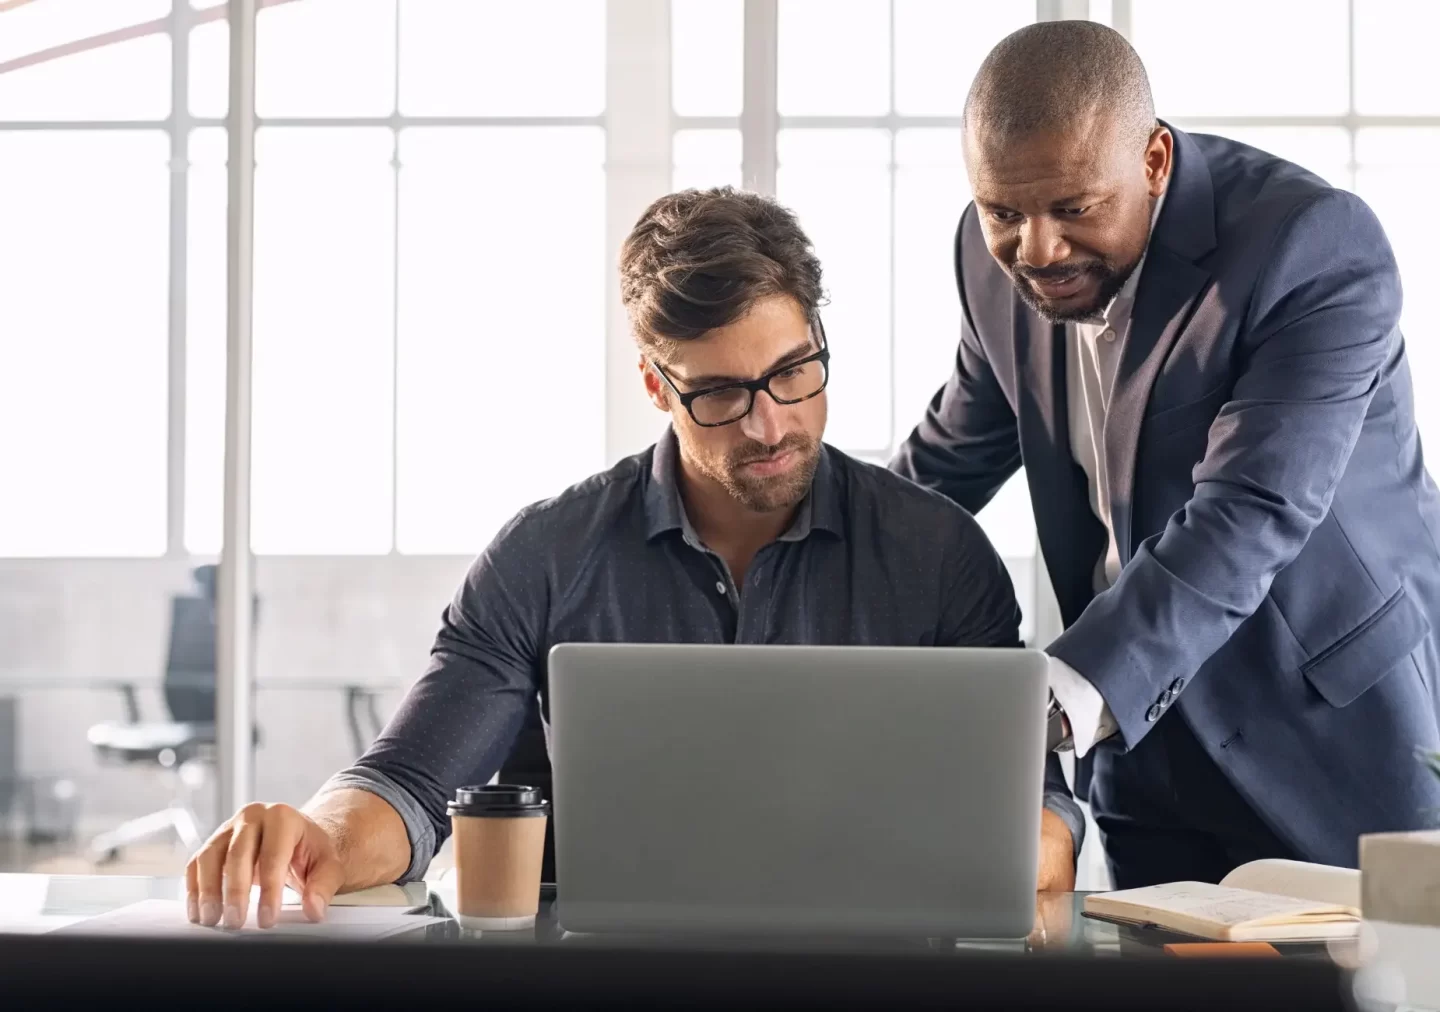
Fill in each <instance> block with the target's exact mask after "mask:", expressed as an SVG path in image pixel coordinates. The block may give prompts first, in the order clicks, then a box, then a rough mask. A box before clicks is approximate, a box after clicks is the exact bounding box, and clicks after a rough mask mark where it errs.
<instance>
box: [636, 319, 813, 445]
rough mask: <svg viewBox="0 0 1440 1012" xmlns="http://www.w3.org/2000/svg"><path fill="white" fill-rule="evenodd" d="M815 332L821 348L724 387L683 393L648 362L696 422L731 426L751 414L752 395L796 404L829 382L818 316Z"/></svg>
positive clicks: (709, 425) (668, 376)
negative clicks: (749, 378)
mask: <svg viewBox="0 0 1440 1012" xmlns="http://www.w3.org/2000/svg"><path fill="white" fill-rule="evenodd" d="M814 334H815V336H816V340H817V342H818V343H819V345H820V350H819V351H817V352H816V353H815V354H813V355H809V356H807V357H805V358H802V359H798V360H797V361H794V362H789V363H786V364H785V365H782V366H781V367H780V368H778V369H773V370H771V371H770V372H767V373H766V374H765V375H764V376H761V377H760V378H759V379H754V380H746V381H745V382H741V383H726V384H725V385H724V386H718V387H706V388H705V389H704V390H695V391H692V392H690V393H686V392H685V391H683V390H681V389H680V388H679V387H677V386H676V385H675V381H674V380H673V379H671V378H670V375H669V374H668V373H667V372H666V371H665V370H664V369H663V368H661V366H660V363H659V362H656V361H655V360H654V359H651V361H650V364H651V365H653V366H654V367H655V371H656V372H657V373H659V374H660V376H661V378H662V379H664V380H665V382H666V383H668V384H669V386H670V389H671V390H673V391H675V396H676V397H678V398H680V403H681V404H683V405H684V406H685V410H686V411H688V412H690V417H691V418H693V419H694V420H695V424H696V425H703V426H705V427H706V428H715V427H717V426H720V425H731V424H733V423H735V422H738V421H739V420H740V419H742V418H744V417H745V416H746V415H748V414H749V413H750V411H751V410H752V409H753V408H754V407H755V395H756V394H758V393H759V392H760V391H762V390H763V391H765V392H766V393H767V394H769V395H770V399H771V400H773V401H774V402H775V403H776V404H799V403H800V402H801V401H808V400H809V399H810V398H812V397H815V396H817V395H818V394H819V393H820V392H821V391H822V390H824V389H825V386H826V384H828V383H829V382H830V349H829V348H828V347H826V342H825V328H824V327H823V326H822V325H821V323H820V321H819V320H818V319H817V320H816V321H815V327H814Z"/></svg>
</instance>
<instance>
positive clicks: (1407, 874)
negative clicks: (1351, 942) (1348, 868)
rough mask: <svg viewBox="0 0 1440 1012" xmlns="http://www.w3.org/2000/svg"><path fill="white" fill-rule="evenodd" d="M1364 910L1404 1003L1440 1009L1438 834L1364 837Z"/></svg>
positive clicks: (1381, 960)
mask: <svg viewBox="0 0 1440 1012" xmlns="http://www.w3.org/2000/svg"><path fill="white" fill-rule="evenodd" d="M1360 905H1361V910H1362V912H1363V913H1364V915H1365V920H1366V921H1367V922H1369V923H1370V925H1371V927H1372V929H1373V932H1374V934H1373V937H1374V939H1375V942H1376V945H1377V952H1376V954H1375V955H1376V959H1377V961H1378V962H1379V963H1382V964H1386V965H1388V966H1389V967H1391V968H1393V969H1394V970H1397V971H1399V973H1400V974H1401V975H1402V976H1403V977H1404V980H1405V988H1404V990H1405V994H1404V996H1403V1000H1404V1001H1405V1002H1406V1003H1407V1004H1408V1005H1410V1006H1411V1007H1416V1006H1418V1007H1421V1008H1434V1009H1440V960H1437V959H1436V956H1437V954H1440V830H1421V831H1416V832H1409V833H1373V834H1370V835H1368V836H1362V837H1360Z"/></svg>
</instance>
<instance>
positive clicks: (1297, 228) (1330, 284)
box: [1049, 190, 1400, 748]
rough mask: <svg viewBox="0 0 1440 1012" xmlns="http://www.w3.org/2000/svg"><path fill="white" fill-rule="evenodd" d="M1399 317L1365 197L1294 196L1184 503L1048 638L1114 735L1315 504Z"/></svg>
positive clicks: (1231, 625) (1299, 531)
mask: <svg viewBox="0 0 1440 1012" xmlns="http://www.w3.org/2000/svg"><path fill="white" fill-rule="evenodd" d="M1399 315H1400V278H1399V274H1398V271H1397V269H1396V265H1395V259H1394V256H1393V254H1392V253H1391V250H1390V244H1389V242H1388V240H1387V239H1386V237H1385V234H1384V231H1383V230H1382V229H1381V227H1380V223H1379V221H1377V220H1376V218H1375V216H1374V214H1373V213H1372V212H1371V211H1370V209H1369V208H1368V207H1367V206H1366V205H1365V204H1364V203H1363V202H1362V201H1361V200H1360V199H1359V198H1357V197H1355V196H1354V195H1352V194H1349V193H1345V192H1343V191H1339V190H1332V191H1326V192H1325V193H1322V194H1320V195H1317V196H1316V197H1313V198H1311V199H1310V200H1308V201H1307V202H1305V203H1302V204H1300V205H1298V206H1297V208H1296V209H1295V210H1294V211H1293V212H1292V213H1291V214H1290V217H1289V218H1288V220H1287V221H1286V223H1285V224H1284V225H1283V226H1282V227H1281V228H1280V229H1279V230H1278V233H1277V235H1276V237H1275V241H1274V244H1273V248H1272V251H1271V254H1270V257H1269V259H1268V261H1267V263H1266V267H1265V269H1264V273H1263V274H1262V275H1261V277H1260V278H1259V279H1258V282H1257V284H1256V287H1255V289H1254V292H1253V297H1252V300H1251V302H1250V305H1249V309H1248V312H1247V315H1246V318H1245V320H1244V321H1243V323H1242V331H1241V339H1240V346H1239V347H1240V351H1241V361H1240V364H1239V365H1238V368H1237V376H1236V379H1235V383H1234V387H1233V393H1232V395H1231V398H1230V400H1229V401H1228V402H1227V403H1226V404H1225V405H1224V406H1223V407H1222V408H1221V409H1220V411H1219V414H1218V416H1217V417H1216V419H1215V421H1214V423H1213V424H1212V425H1211V427H1210V432H1209V442H1208V444H1207V448H1206V452H1205V456H1204V458H1203V459H1202V460H1201V462H1200V463H1199V464H1197V465H1196V467H1195V470H1194V474H1193V477H1194V482H1195V489H1194V493H1193V495H1192V496H1191V498H1190V501H1189V502H1188V503H1186V505H1185V506H1184V508H1182V509H1181V510H1180V511H1179V512H1177V513H1176V514H1175V515H1174V516H1172V517H1171V518H1170V520H1169V522H1168V523H1167V524H1166V526H1165V529H1164V530H1163V531H1162V532H1161V533H1160V534H1158V535H1156V536H1154V537H1151V538H1148V539H1147V540H1145V541H1144V542H1143V543H1142V544H1141V545H1140V546H1139V547H1138V549H1137V550H1136V552H1135V554H1134V557H1133V558H1132V559H1131V560H1130V561H1129V562H1128V563H1127V564H1126V566H1125V568H1124V569H1123V570H1122V571H1121V574H1120V579H1119V580H1118V581H1117V582H1116V583H1115V585H1114V586H1113V587H1112V588H1110V589H1109V590H1108V591H1106V592H1105V593H1103V594H1101V595H1099V596H1098V597H1096V598H1095V600H1094V601H1092V602H1091V603H1090V606H1089V607H1088V608H1087V609H1086V610H1085V612H1084V613H1083V614H1082V615H1081V616H1080V618H1079V620H1078V621H1077V622H1075V624H1074V625H1072V626H1071V627H1070V628H1069V629H1068V630H1067V631H1066V632H1065V633H1063V634H1062V635H1061V636H1060V638H1059V639H1057V640H1056V641H1055V642H1054V643H1053V644H1052V645H1051V646H1050V648H1049V650H1050V652H1051V653H1052V654H1053V655H1054V656H1056V657H1058V658H1060V659H1061V660H1063V661H1064V662H1065V663H1067V664H1069V665H1070V666H1071V667H1073V668H1074V669H1075V670H1076V671H1078V672H1079V673H1080V674H1081V675H1083V676H1084V677H1085V678H1086V679H1088V680H1089V681H1090V683H1091V684H1092V685H1094V686H1095V688H1096V689H1097V690H1099V692H1100V694H1101V695H1102V696H1104V697H1105V701H1106V703H1107V704H1109V707H1110V710H1111V712H1112V713H1113V714H1114V716H1115V719H1116V722H1117V724H1118V726H1119V733H1120V737H1121V740H1122V742H1123V745H1124V747H1126V748H1130V747H1133V746H1134V745H1135V743H1136V742H1138V741H1139V740H1140V739H1141V738H1142V737H1144V735H1145V733H1146V732H1147V731H1148V730H1149V729H1150V727H1151V726H1153V720H1147V719H1146V718H1147V712H1148V713H1150V714H1154V713H1155V711H1153V710H1152V709H1151V708H1152V707H1154V706H1156V705H1157V704H1159V705H1160V707H1161V709H1164V708H1165V706H1166V705H1167V704H1168V702H1169V701H1167V700H1165V699H1163V694H1164V692H1165V690H1166V689H1167V688H1174V687H1175V683H1176V681H1177V680H1179V679H1182V678H1183V679H1186V680H1187V681H1188V680H1189V679H1190V678H1191V677H1192V676H1193V675H1194V674H1195V672H1196V670H1197V669H1198V668H1199V667H1200V666H1201V664H1203V663H1204V662H1205V661H1206V660H1207V659H1208V658H1209V657H1210V655H1211V654H1213V653H1214V652H1215V651H1216V650H1218V649H1219V648H1220V647H1221V646H1223V645H1224V644H1225V642H1226V641H1227V640H1228V639H1229V638H1230V636H1231V634H1232V633H1234V631H1235V629H1236V627H1238V626H1239V625H1240V623H1241V622H1243V621H1244V620H1245V619H1246V618H1248V617H1249V616H1250V615H1251V614H1253V613H1254V612H1255V610H1256V609H1257V608H1258V607H1259V606H1260V604H1261V602H1262V601H1263V600H1264V598H1265V596H1266V594H1268V593H1269V591H1270V585H1271V582H1272V581H1273V580H1274V578H1275V576H1276V574H1277V573H1279V572H1280V571H1281V570H1282V569H1284V568H1285V567H1286V566H1287V565H1288V564H1289V563H1290V562H1291V561H1292V560H1293V559H1294V558H1295V557H1296V555H1298V554H1299V552H1300V550H1301V549H1302V548H1303V547H1304V545H1305V542H1306V539H1307V538H1308V537H1309V536H1310V533H1311V532H1312V531H1313V530H1314V529H1315V527H1316V526H1317V525H1319V523H1320V522H1321V521H1322V520H1323V519H1324V518H1325V516H1326V514H1327V513H1328V511H1329V509H1330V501H1331V498H1332V496H1333V495H1334V493H1335V487H1336V485H1337V483H1338V482H1339V480H1340V477H1341V475H1342V474H1343V473H1344V471H1345V468H1346V465H1347V463H1348V462H1349V459H1350V454H1351V451H1352V450H1353V449H1354V446H1355V443H1356V440H1357V439H1358V438H1359V433H1360V427H1361V425H1362V423H1363V422H1364V419H1365V415H1366V412H1367V411H1368V409H1369V405H1370V401H1371V398H1372V397H1373V396H1374V393H1375V390H1376V388H1377V386H1378V384H1379V381H1380V375H1381V372H1382V370H1383V369H1384V367H1385V363H1386V361H1387V360H1388V359H1389V357H1390V356H1391V354H1392V353H1393V351H1394V349H1395V347H1396V342H1397V340H1398V331H1397V329H1396V325H1397V322H1398V320H1399ZM1177 691H1179V690H1177Z"/></svg>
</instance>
